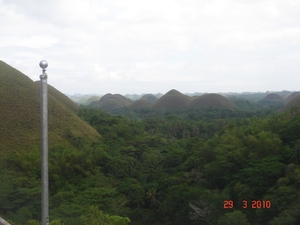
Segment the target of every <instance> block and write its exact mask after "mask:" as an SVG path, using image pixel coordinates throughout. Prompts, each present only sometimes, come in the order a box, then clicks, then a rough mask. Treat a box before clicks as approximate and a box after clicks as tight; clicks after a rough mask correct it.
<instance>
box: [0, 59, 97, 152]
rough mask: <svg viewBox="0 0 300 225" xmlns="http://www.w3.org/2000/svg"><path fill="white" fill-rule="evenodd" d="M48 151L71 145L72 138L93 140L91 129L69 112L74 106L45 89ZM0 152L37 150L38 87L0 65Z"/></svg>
mask: <svg viewBox="0 0 300 225" xmlns="http://www.w3.org/2000/svg"><path fill="white" fill-rule="evenodd" d="M48 90H49V96H48V113H49V147H51V146H54V145H56V144H61V145H63V146H64V145H71V143H70V139H71V138H72V137H81V138H82V140H96V139H98V138H99V137H100V135H99V134H98V133H97V131H96V130H95V129H93V128H92V127H90V126H89V125H88V124H87V123H85V122H84V121H82V120H81V119H80V118H79V117H78V116H76V115H75V114H74V112H73V110H75V109H76V108H77V106H76V105H75V104H74V103H73V102H72V101H71V100H69V99H68V98H67V97H66V96H64V95H63V94H62V93H60V92H59V91H57V90H56V89H55V88H53V87H51V86H48ZM0 96H1V97H0V115H1V116H0V123H1V126H0V152H1V153H4V152H7V151H11V150H26V149H32V148H39V146H40V87H39V85H37V83H34V82H33V81H32V80H31V79H30V78H28V77H27V76H26V75H24V74H22V73H21V72H20V71H18V70H16V69H14V68H12V67H11V66H9V65H8V64H6V63H4V62H2V61H0Z"/></svg>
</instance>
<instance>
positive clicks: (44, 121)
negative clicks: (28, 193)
mask: <svg viewBox="0 0 300 225" xmlns="http://www.w3.org/2000/svg"><path fill="white" fill-rule="evenodd" d="M47 66H48V63H47V62H46V61H45V60H42V61H41V62H40V67H41V68H42V70H43V74H42V75H40V79H41V92H40V95H41V139H42V140H41V148H42V149H41V171H42V172H41V180H42V218H41V220H42V225H49V199H48V195H49V178H48V91H47V78H48V76H47V73H46V68H47Z"/></svg>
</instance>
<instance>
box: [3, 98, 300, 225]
mask: <svg viewBox="0 0 300 225" xmlns="http://www.w3.org/2000/svg"><path fill="white" fill-rule="evenodd" d="M237 103H238V104H240V105H239V107H241V106H242V105H244V106H245V108H247V110H227V109H218V108H208V109H174V110H159V111H156V110H152V109H138V110H129V109H122V110H119V111H117V112H115V114H109V113H107V112H105V111H102V110H100V109H94V108H88V107H81V108H80V109H79V110H78V112H77V113H78V116H79V117H80V118H82V119H83V120H85V121H87V122H88V123H89V124H90V125H92V126H93V127H94V128H95V129H96V130H97V131H98V132H99V133H100V134H101V138H100V139H99V140H98V141H94V142H92V143H91V142H88V141H86V140H85V139H83V138H81V137H80V136H76V135H74V134H72V132H71V131H70V132H67V133H66V134H65V135H66V137H67V139H68V140H69V142H70V146H72V147H70V148H69V149H68V148H66V147H63V146H60V144H59V143H58V144H56V145H55V146H54V147H52V148H50V149H49V179H50V182H49V183H50V197H49V203H50V220H51V221H52V222H51V224H52V225H55V224H64V225H77V224H78V225H79V224H129V223H130V224H133V225H142V224H143V225H162V224H169V225H182V224H186V225H189V224H191V225H194V224H210V225H212V224H214V225H227V224H228V225H229V224H230V225H235V224H236V225H246V224H252V225H264V224H266V225H285V224H290V225H293V224H300V192H299V189H300V166H299V162H300V114H299V113H297V110H294V109H293V110H291V111H288V112H286V113H284V114H277V113H274V112H275V109H274V108H270V107H268V108H266V107H261V108H255V107H252V105H251V104H250V103H249V102H246V101H244V102H243V101H239V102H238V101H236V104H237ZM238 104H237V105H238ZM278 107H279V106H278ZM0 177H1V182H0V190H1V192H0V203H1V204H0V212H1V216H2V217H4V218H5V219H7V220H8V221H10V222H11V224H12V225H21V224H22V225H23V224H28V225H34V224H39V223H38V222H37V220H40V194H41V189H40V152H39V149H38V147H37V148H33V149H31V151H28V152H27V153H26V154H24V153H20V152H18V151H14V150H12V151H11V152H10V153H9V154H7V155H5V156H3V157H1V164H0Z"/></svg>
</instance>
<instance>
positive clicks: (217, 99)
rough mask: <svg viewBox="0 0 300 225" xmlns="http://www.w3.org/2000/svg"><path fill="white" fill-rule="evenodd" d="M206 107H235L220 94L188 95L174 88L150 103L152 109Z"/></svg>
mask: <svg viewBox="0 0 300 225" xmlns="http://www.w3.org/2000/svg"><path fill="white" fill-rule="evenodd" d="M207 107H220V108H227V109H235V108H237V107H236V106H235V105H234V104H233V103H232V102H230V101H229V100H228V99H226V98H225V97H224V96H222V95H220V94H204V95H201V96H193V97H189V96H187V95H184V94H182V93H180V92H179V91H177V90H174V89H173V90H171V91H169V92H168V93H166V94H165V95H163V96H162V97H161V98H160V99H158V100H157V101H156V102H154V104H153V105H152V108H153V109H174V108H207Z"/></svg>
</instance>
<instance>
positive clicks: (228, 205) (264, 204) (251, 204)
mask: <svg viewBox="0 0 300 225" xmlns="http://www.w3.org/2000/svg"><path fill="white" fill-rule="evenodd" d="M242 203H243V205H242V208H243V209H247V208H251V209H270V208H271V201H270V200H251V201H247V200H243V202H242ZM223 206H224V209H232V208H233V207H234V202H233V201H232V200H224V205H223Z"/></svg>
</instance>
